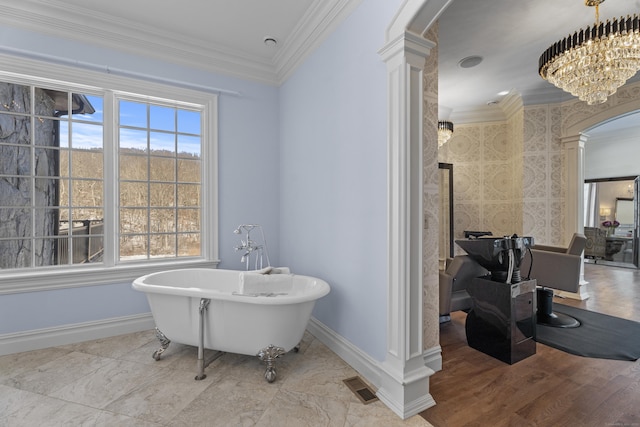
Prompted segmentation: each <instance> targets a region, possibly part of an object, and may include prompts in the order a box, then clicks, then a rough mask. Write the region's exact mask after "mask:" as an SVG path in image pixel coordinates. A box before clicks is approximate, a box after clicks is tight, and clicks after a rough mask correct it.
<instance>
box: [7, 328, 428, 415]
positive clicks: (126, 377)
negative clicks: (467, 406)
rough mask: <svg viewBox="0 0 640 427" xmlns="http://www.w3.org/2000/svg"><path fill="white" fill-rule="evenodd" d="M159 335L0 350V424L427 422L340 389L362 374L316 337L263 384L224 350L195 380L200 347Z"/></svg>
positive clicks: (252, 364)
mask: <svg viewBox="0 0 640 427" xmlns="http://www.w3.org/2000/svg"><path fill="white" fill-rule="evenodd" d="M158 347H159V345H158V341H157V340H156V338H155V334H154V332H153V331H145V332H138V333H133V334H127V335H121V336H118V337H112V338H108V339H101V340H95V341H88V342H83V343H79V344H71V345H64V346H60V347H53V348H48V349H43V350H35V351H30V352H26V353H19V354H12V355H6V356H0V426H2V427H14V426H28V427H32V426H61V425H65V426H85V425H90V426H109V427H111V426H143V427H145V426H149V427H151V426H172V427H173V426H225V427H227V426H234V427H235V426H296V427H300V426H367V427H369V426H384V427H389V426H410V427H413V426H430V424H429V423H428V422H426V421H425V420H424V419H423V418H421V417H420V416H419V415H417V416H414V417H412V418H410V419H408V420H405V421H402V420H400V418H398V417H397V416H396V415H395V414H394V413H393V412H392V411H391V410H389V409H388V408H387V407H386V406H385V405H384V404H382V403H381V402H379V401H378V402H373V403H371V404H369V405H364V404H362V403H361V402H360V401H359V400H358V399H357V398H356V396H355V395H354V394H353V393H352V392H351V391H350V390H349V389H348V388H347V387H346V386H345V385H344V383H343V382H342V380H343V379H346V378H349V377H352V376H355V375H357V373H356V372H355V371H354V370H353V369H352V368H351V367H349V365H347V364H346V363H345V362H344V361H342V359H340V358H339V357H338V356H337V355H335V354H334V353H333V352H332V351H331V350H329V349H328V348H327V347H326V346H324V345H323V344H322V343H320V342H319V341H318V340H316V339H315V338H314V337H313V336H311V335H310V334H308V333H307V334H305V337H304V339H303V341H302V343H301V348H300V351H299V352H298V353H293V352H291V353H288V354H285V355H284V356H282V357H281V358H280V359H278V362H277V379H276V381H275V382H274V383H271V384H269V383H267V382H266V381H265V380H264V378H263V373H264V370H265V368H264V363H263V362H261V361H260V360H258V358H257V357H250V356H243V355H237V354H225V355H223V356H222V357H220V358H219V359H217V360H215V361H214V362H212V363H211V365H209V366H208V367H207V369H206V370H205V373H206V374H207V378H205V379H204V380H202V381H195V380H194V377H195V374H196V370H197V369H196V356H197V349H196V348H194V347H190V346H184V345H180V344H176V343H172V344H171V345H170V346H169V348H168V349H167V351H165V353H164V354H163V355H162V359H161V360H159V361H155V360H154V359H153V358H152V357H151V355H152V353H153V352H154V351H155V350H157V349H158Z"/></svg>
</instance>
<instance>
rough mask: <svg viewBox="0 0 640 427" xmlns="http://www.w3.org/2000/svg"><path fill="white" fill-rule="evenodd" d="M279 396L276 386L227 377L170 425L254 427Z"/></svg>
mask: <svg viewBox="0 0 640 427" xmlns="http://www.w3.org/2000/svg"><path fill="white" fill-rule="evenodd" d="M277 393H279V389H278V388H277V387H274V386H273V384H268V383H266V382H265V383H263V384H255V383H253V382H243V381H240V380H236V379H233V378H230V377H225V378H223V379H222V380H220V382H218V383H215V384H212V385H211V386H210V387H209V388H207V389H206V390H205V391H204V392H203V393H201V394H200V396H198V398H196V399H195V400H194V401H193V402H191V404H190V405H189V406H187V407H186V408H185V409H184V410H183V411H182V412H180V413H179V414H178V415H177V416H176V417H175V418H174V419H173V420H171V423H170V424H171V426H175V427H180V426H184V427H187V426H195V425H211V426H213V425H220V426H253V425H255V424H256V423H257V421H258V420H259V419H260V417H261V416H262V414H263V413H264V411H265V410H266V409H267V408H268V407H269V406H270V404H271V401H272V400H273V398H274V396H275V395H276V394H277ZM276 425H278V424H276Z"/></svg>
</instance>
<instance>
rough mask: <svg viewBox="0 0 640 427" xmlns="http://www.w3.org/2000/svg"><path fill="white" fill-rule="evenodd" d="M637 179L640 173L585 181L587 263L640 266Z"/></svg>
mask: <svg viewBox="0 0 640 427" xmlns="http://www.w3.org/2000/svg"><path fill="white" fill-rule="evenodd" d="M637 180H638V177H637V176H627V177H615V178H600V179H587V180H585V184H584V201H585V203H584V234H585V235H586V236H587V238H588V243H587V248H586V250H585V262H593V263H598V264H603V265H613V266H617V267H627V268H638V251H639V248H638V238H637V237H638V232H637V231H638V223H639V221H638V215H637V212H638V203H639V200H638V197H636V192H637V188H636V181H637Z"/></svg>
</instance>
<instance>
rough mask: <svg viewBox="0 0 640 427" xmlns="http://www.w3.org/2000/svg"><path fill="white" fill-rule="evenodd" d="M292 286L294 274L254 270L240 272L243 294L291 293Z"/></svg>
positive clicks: (240, 287) (240, 286) (241, 291)
mask: <svg viewBox="0 0 640 427" xmlns="http://www.w3.org/2000/svg"><path fill="white" fill-rule="evenodd" d="M292 287H293V275H292V274H286V273H279V274H273V273H272V274H260V273H257V272H254V271H243V272H241V273H240V283H239V293H241V294H265V293H278V294H282V293H289V292H290V291H291V288H292Z"/></svg>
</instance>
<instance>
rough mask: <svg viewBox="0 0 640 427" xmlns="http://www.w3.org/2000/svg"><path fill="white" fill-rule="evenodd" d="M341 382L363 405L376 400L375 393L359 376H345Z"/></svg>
mask: <svg viewBox="0 0 640 427" xmlns="http://www.w3.org/2000/svg"><path fill="white" fill-rule="evenodd" d="M343 382H344V383H345V384H346V385H347V387H349V390H351V391H352V392H354V393H355V395H356V396H357V397H358V399H360V401H361V402H362V403H364V404H365V405H366V404H368V403H371V402H375V401H376V400H378V398H377V397H376V394H375V393H374V392H373V391H372V390H371V389H370V388H369V386H368V385H366V384H365V383H364V381H362V379H361V378H360V377H352V378H347V379H346V380H343Z"/></svg>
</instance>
